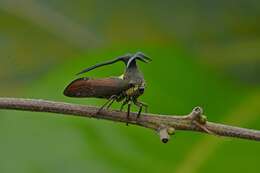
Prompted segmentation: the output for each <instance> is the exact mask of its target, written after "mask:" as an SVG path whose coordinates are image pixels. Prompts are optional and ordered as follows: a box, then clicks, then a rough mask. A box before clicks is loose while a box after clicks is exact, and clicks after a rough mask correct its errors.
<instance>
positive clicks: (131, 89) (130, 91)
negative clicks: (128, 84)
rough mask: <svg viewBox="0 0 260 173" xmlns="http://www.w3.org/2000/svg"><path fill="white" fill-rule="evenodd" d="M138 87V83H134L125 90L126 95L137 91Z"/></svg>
mask: <svg viewBox="0 0 260 173" xmlns="http://www.w3.org/2000/svg"><path fill="white" fill-rule="evenodd" d="M138 88H139V86H138V85H135V86H134V87H132V88H129V89H128V90H126V95H128V96H132V95H135V94H136V92H137V91H138Z"/></svg>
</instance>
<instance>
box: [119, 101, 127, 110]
mask: <svg viewBox="0 0 260 173" xmlns="http://www.w3.org/2000/svg"><path fill="white" fill-rule="evenodd" d="M127 102H128V100H127V99H125V101H124V102H123V103H122V105H121V108H120V111H122V110H123V109H124V106H125V105H126V104H127Z"/></svg>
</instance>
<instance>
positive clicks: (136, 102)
mask: <svg viewBox="0 0 260 173" xmlns="http://www.w3.org/2000/svg"><path fill="white" fill-rule="evenodd" d="M134 104H135V105H136V106H138V107H139V108H140V109H139V112H138V114H137V118H139V117H140V115H141V112H142V110H143V107H144V108H145V112H147V109H148V105H147V104H146V103H143V102H139V101H137V100H135V101H134Z"/></svg>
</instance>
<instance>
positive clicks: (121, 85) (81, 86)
mask: <svg viewBox="0 0 260 173" xmlns="http://www.w3.org/2000/svg"><path fill="white" fill-rule="evenodd" d="M128 88H129V86H128V82H127V81H125V80H122V79H119V78H104V79H89V78H80V79H76V80H74V81H73V82H71V83H70V84H69V85H68V86H67V88H66V89H65V90H64V95H66V96H68V97H96V98H110V97H111V96H112V95H119V94H120V93H122V92H123V91H124V90H126V89H128Z"/></svg>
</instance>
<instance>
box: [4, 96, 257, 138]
mask: <svg viewBox="0 0 260 173" xmlns="http://www.w3.org/2000/svg"><path fill="white" fill-rule="evenodd" d="M0 109H14V110H24V111H34V112H51V113H58V114H66V115H74V116H81V117H87V118H96V119H105V120H110V121H115V122H122V123H127V122H128V123H129V124H134V125H138V126H141V127H145V128H148V129H152V130H155V131H156V132H157V133H158V134H159V136H160V139H161V141H162V142H164V143H166V142H168V141H169V139H170V135H172V134H174V133H175V131H176V130H188V131H196V132H202V133H207V134H213V135H217V136H227V137H236V138H242V139H249V140H256V141H260V131H258V130H251V129H245V128H240V127H234V126H228V125H224V124H218V123H213V122H208V121H207V120H206V117H205V116H204V115H203V111H202V108H200V107H196V108H194V109H193V110H192V112H191V113H190V114H188V115H184V116H176V115H175V116H174V115H171V116H168V115H157V114H146V113H143V114H142V115H141V116H140V118H138V119H137V118H136V116H137V114H136V113H131V114H130V117H129V119H127V118H126V112H121V111H115V110H111V111H110V110H102V111H100V112H98V110H99V108H97V107H92V106H85V105H77V104H70V103H63V102H53V101H46V100H36V99H21V98H0Z"/></svg>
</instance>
